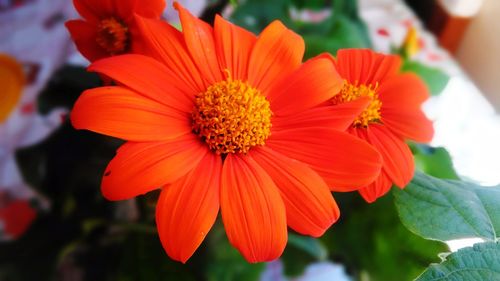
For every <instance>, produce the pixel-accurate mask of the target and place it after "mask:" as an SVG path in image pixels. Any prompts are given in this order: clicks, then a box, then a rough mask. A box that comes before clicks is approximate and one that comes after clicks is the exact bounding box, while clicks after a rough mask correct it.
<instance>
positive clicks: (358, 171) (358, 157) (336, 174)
mask: <svg viewBox="0 0 500 281" xmlns="http://www.w3.org/2000/svg"><path fill="white" fill-rule="evenodd" d="M266 145H268V146H269V147H270V148H272V149H273V150H276V151H278V152H280V153H282V154H284V155H286V156H288V157H290V158H292V159H295V160H298V161H302V162H304V163H306V164H308V165H309V166H311V168H313V169H314V170H315V171H317V172H318V173H319V174H320V176H322V177H323V179H325V181H326V183H327V184H328V186H329V187H330V189H331V190H332V191H340V192H344V191H352V190H357V189H359V188H360V187H362V186H365V185H367V184H369V183H371V182H372V181H374V180H375V178H376V177H377V176H378V174H379V172H380V168H381V164H382V159H381V157H380V155H379V153H378V152H377V151H376V150H375V149H374V148H373V147H372V146H371V145H369V144H368V143H366V142H365V141H363V140H360V139H359V138H357V137H354V136H351V135H349V134H347V133H344V132H339V131H336V130H333V129H325V128H297V129H290V130H283V131H278V132H272V134H271V136H270V137H269V139H268V140H267V141H266Z"/></svg>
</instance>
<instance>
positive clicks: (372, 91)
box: [332, 81, 382, 127]
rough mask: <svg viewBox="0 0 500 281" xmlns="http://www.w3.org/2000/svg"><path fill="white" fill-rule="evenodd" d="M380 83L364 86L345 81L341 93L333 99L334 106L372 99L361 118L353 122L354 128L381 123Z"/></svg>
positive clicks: (360, 115)
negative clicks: (362, 98)
mask: <svg viewBox="0 0 500 281" xmlns="http://www.w3.org/2000/svg"><path fill="white" fill-rule="evenodd" d="M377 90H378V83H376V84H375V85H372V84H369V85H363V84H358V83H357V82H356V83H354V84H351V83H349V82H347V81H344V86H343V87H342V89H341V90H340V93H338V94H337V95H335V96H334V97H333V98H332V102H333V104H340V103H345V102H349V101H353V100H356V99H358V98H360V97H370V98H371V102H370V104H369V105H368V107H367V108H366V109H365V110H364V111H363V112H361V114H359V116H358V117H357V118H356V119H354V121H353V122H352V126H353V127H368V125H369V124H370V123H380V122H381V120H380V119H381V118H380V108H381V107H382V102H381V101H380V99H379V98H378V91H377Z"/></svg>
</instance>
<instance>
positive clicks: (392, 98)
mask: <svg viewBox="0 0 500 281" xmlns="http://www.w3.org/2000/svg"><path fill="white" fill-rule="evenodd" d="M378 94H379V98H380V101H381V102H382V109H383V110H385V111H398V110H411V111H415V110H420V107H421V105H422V103H423V102H424V101H426V100H427V99H428V98H429V96H430V94H429V91H428V90H427V86H426V85H425V83H424V82H423V81H422V80H421V79H420V78H419V77H418V76H417V75H415V74H413V73H405V74H401V75H396V76H394V77H391V78H390V79H387V80H386V81H384V83H382V84H380V87H379V90H378Z"/></svg>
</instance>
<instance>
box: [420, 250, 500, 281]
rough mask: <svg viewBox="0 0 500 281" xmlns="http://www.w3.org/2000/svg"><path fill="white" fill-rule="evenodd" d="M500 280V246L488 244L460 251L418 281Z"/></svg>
mask: <svg viewBox="0 0 500 281" xmlns="http://www.w3.org/2000/svg"><path fill="white" fill-rule="evenodd" d="M452 280H457V281H459V280H464V281H465V280H500V244H499V243H498V242H496V243H494V242H488V243H479V244H475V245H474V246H473V247H468V248H464V249H460V250H458V251H457V252H455V253H452V254H450V255H448V256H447V257H446V259H445V260H444V261H443V262H442V263H441V264H434V265H431V266H430V267H429V268H428V269H427V270H426V271H425V272H424V273H422V275H420V276H419V277H418V278H417V279H416V281H452Z"/></svg>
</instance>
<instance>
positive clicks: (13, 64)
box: [0, 53, 26, 124]
mask: <svg viewBox="0 0 500 281" xmlns="http://www.w3.org/2000/svg"><path fill="white" fill-rule="evenodd" d="M25 83H26V78H25V77H24V72H23V66H22V65H21V64H20V63H19V62H18V61H16V59H15V58H13V57H11V56H9V55H6V54H2V53H0V85H2V94H0V124H1V123H3V121H5V120H7V118H9V115H10V113H11V112H12V110H13V109H14V108H15V107H16V105H17V102H18V101H19V99H20V98H21V95H22V92H23V87H24V84H25Z"/></svg>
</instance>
